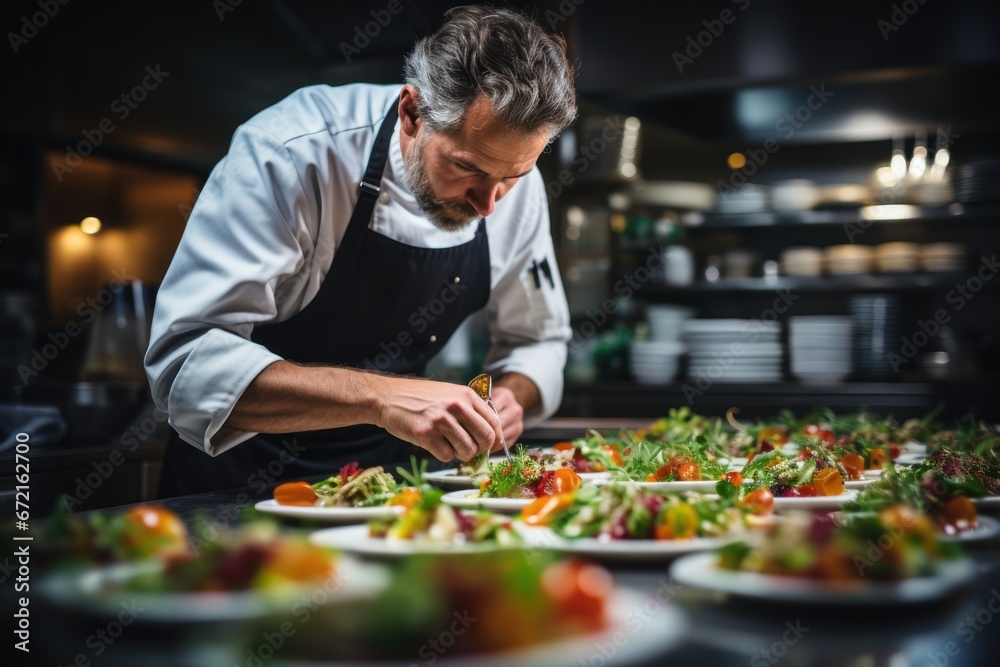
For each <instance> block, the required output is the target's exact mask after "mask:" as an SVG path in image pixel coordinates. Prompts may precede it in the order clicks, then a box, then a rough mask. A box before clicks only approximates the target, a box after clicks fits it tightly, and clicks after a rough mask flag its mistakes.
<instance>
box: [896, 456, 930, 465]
mask: <svg viewBox="0 0 1000 667" xmlns="http://www.w3.org/2000/svg"><path fill="white" fill-rule="evenodd" d="M926 460H927V456H925V455H924V454H900V455H899V456H897V457H896V458H895V459H893V463H895V464H897V465H903V466H916V465H920V464H921V463H923V462H924V461H926Z"/></svg>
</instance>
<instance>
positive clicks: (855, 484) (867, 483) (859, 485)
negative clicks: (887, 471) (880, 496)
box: [844, 475, 878, 489]
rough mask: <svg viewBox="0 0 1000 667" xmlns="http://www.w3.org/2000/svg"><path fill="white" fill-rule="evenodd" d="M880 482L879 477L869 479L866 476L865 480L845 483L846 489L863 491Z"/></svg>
mask: <svg viewBox="0 0 1000 667" xmlns="http://www.w3.org/2000/svg"><path fill="white" fill-rule="evenodd" d="M877 481H878V477H868V476H867V475H865V479H855V480H848V481H846V482H844V488H845V489H863V488H865V487H866V486H871V485H872V484H874V483H875V482H877Z"/></svg>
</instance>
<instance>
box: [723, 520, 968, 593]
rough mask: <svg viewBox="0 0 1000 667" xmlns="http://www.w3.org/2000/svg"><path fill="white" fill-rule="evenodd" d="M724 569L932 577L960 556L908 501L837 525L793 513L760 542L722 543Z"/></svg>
mask: <svg viewBox="0 0 1000 667" xmlns="http://www.w3.org/2000/svg"><path fill="white" fill-rule="evenodd" d="M717 553H718V567H719V568H721V569H724V570H738V571H743V572H756V573H760V574H769V575H781V576H789V577H802V578H806V579H811V580H820V581H830V582H832V581H838V582H839V581H866V580H867V581H879V580H881V581H886V580H888V581H892V580H900V579H905V578H909V577H919V576H929V575H933V574H935V573H936V572H937V569H938V566H939V565H940V564H941V563H943V562H946V561H949V560H951V559H955V558H958V557H960V556H961V551H960V549H959V548H958V547H957V546H956V545H954V544H950V543H947V542H943V541H941V540H940V539H939V537H938V534H937V531H936V530H935V528H934V524H933V522H932V521H931V519H930V518H929V517H927V516H926V515H925V514H922V513H920V512H919V511H918V510H916V509H914V508H913V507H910V506H908V505H889V506H886V507H884V508H883V509H881V510H880V511H878V512H877V513H874V514H871V515H866V516H859V517H857V518H855V519H853V520H852V521H850V522H847V523H846V524H843V525H837V523H835V522H834V520H833V519H832V518H831V517H829V516H823V515H811V514H794V515H790V516H789V517H788V519H787V520H786V521H784V522H781V523H779V524H778V525H777V527H776V530H775V531H774V532H772V533H771V534H770V535H769V536H768V537H767V539H765V540H762V541H761V542H760V543H758V544H756V545H752V546H751V545H750V544H748V543H746V542H736V543H733V544H729V545H726V546H723V547H720V548H719V549H718V551H717Z"/></svg>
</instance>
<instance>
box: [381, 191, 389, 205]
mask: <svg viewBox="0 0 1000 667" xmlns="http://www.w3.org/2000/svg"><path fill="white" fill-rule="evenodd" d="M378 200H379V201H380V202H382V203H383V204H388V203H389V193H388V192H383V193H382V194H380V195H379V196H378Z"/></svg>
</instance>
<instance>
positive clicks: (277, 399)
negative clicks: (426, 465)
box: [225, 361, 384, 433]
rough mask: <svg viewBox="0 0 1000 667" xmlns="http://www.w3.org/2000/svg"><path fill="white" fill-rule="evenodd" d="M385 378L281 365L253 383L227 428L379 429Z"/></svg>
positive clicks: (260, 430)
mask: <svg viewBox="0 0 1000 667" xmlns="http://www.w3.org/2000/svg"><path fill="white" fill-rule="evenodd" d="M383 379H384V378H382V377H381V376H379V375H376V374H373V373H365V372H363V371H357V370H354V369H351V368H338V367H331V366H300V365H298V364H294V363H291V362H288V361H278V362H275V363H273V364H271V365H270V366H268V367H267V368H265V369H264V370H263V371H262V372H261V373H260V374H259V375H258V376H257V377H256V378H254V380H253V381H252V382H251V383H250V385H249V386H248V387H247V388H246V391H244V392H243V395H242V396H241V397H240V399H239V401H237V403H236V406H235V407H234V408H233V411H232V413H231V414H230V415H229V419H228V420H226V424H225V426H226V427H228V428H233V429H238V430H241V431H252V432H256V433H292V432H296V431H314V430H319V429H327V428H339V427H342V426H353V425H355V424H375V423H377V422H378V418H379V403H378V396H379V394H378V392H379V381H380V380H383Z"/></svg>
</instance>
